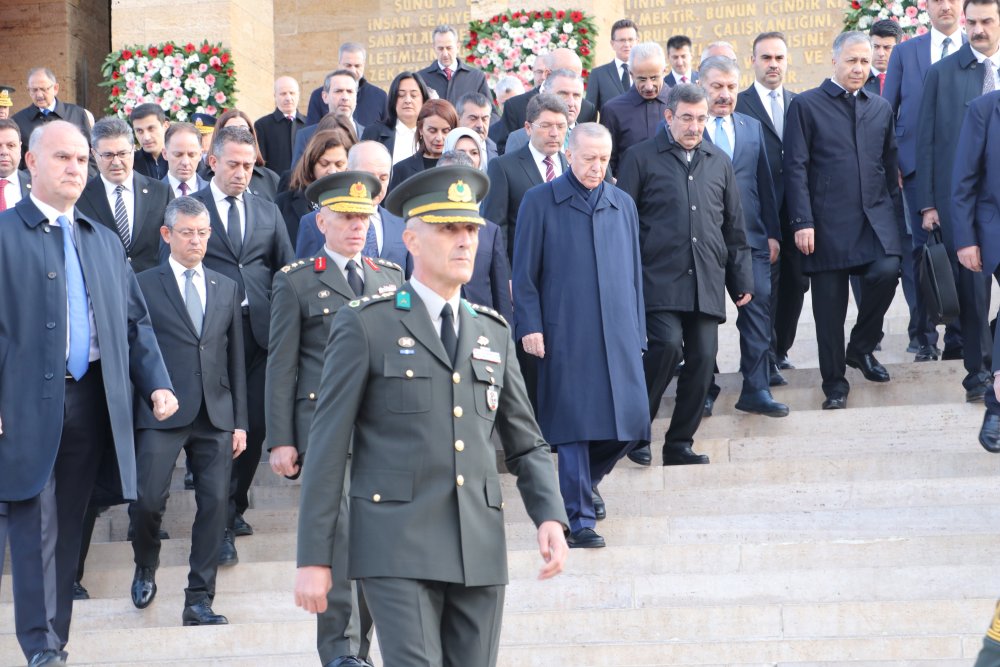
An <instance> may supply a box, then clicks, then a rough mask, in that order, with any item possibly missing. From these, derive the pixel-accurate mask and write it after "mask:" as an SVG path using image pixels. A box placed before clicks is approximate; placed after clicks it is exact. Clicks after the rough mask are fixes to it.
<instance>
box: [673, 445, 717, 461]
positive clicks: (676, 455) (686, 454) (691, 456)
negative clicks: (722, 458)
mask: <svg viewBox="0 0 1000 667" xmlns="http://www.w3.org/2000/svg"><path fill="white" fill-rule="evenodd" d="M701 463H708V456H707V455H706V454H696V453H694V452H693V451H692V450H691V445H687V446H685V447H673V446H669V445H664V446H663V465H665V466H686V465H693V464H695V465H696V464H701Z"/></svg>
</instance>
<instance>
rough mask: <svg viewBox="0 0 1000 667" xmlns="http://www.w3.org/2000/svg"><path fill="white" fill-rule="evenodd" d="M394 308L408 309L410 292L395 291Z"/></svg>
mask: <svg viewBox="0 0 1000 667" xmlns="http://www.w3.org/2000/svg"><path fill="white" fill-rule="evenodd" d="M396 308H397V309H398V310H409V309H410V293H409V292H396Z"/></svg>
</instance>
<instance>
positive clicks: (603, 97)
mask: <svg viewBox="0 0 1000 667" xmlns="http://www.w3.org/2000/svg"><path fill="white" fill-rule="evenodd" d="M638 41H639V27H638V26H637V25H636V24H635V21H633V20H632V19H618V20H617V21H615V22H614V23H613V24H612V25H611V49H612V50H613V51H614V52H615V57H614V59H613V60H612V61H611V62H609V63H605V64H604V65H600V66H599V67H595V68H594V69H593V70H592V71H591V72H590V77H588V79H587V101H589V102H590V103H591V104H593V105H594V107H596V108H597V111H598V113H600V111H601V107H603V106H604V103H605V102H607V101H608V100H610V99H612V98H614V97H618V96H619V95H621V94H622V93H624V92H625V91H626V90H628V89H629V88H631V87H632V75H631V74H629V69H628V67H629V64H628V60H629V54H630V53H632V47H633V46H635V45H636V44H637V43H638Z"/></svg>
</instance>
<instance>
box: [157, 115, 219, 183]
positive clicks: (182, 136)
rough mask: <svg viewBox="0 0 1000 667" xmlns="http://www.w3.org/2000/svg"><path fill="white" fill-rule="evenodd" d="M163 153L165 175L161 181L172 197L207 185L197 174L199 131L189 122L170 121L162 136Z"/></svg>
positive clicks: (199, 148)
mask: <svg viewBox="0 0 1000 667" xmlns="http://www.w3.org/2000/svg"><path fill="white" fill-rule="evenodd" d="M163 155H164V156H165V157H166V159H167V167H168V168H167V175H166V176H164V177H163V181H164V182H165V183H166V184H167V185H169V186H170V189H171V190H172V191H173V193H174V197H184V196H186V195H193V194H194V193H196V192H198V191H199V190H201V189H203V188H206V187H208V181H206V180H205V179H204V178H202V177H201V176H200V175H199V174H198V167H199V166H200V165H201V164H202V161H201V133H200V132H199V131H198V128H197V127H195V126H194V125H192V124H191V123H171V124H170V127H168V128H167V134H166V137H165V138H164V149H163Z"/></svg>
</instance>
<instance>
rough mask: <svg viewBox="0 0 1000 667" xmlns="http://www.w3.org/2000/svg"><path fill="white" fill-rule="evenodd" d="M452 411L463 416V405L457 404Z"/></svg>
mask: <svg viewBox="0 0 1000 667" xmlns="http://www.w3.org/2000/svg"><path fill="white" fill-rule="evenodd" d="M452 412H453V413H454V414H455V416H456V417H461V416H462V406H461V405H456V406H455V409H454V410H453V411H452Z"/></svg>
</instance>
